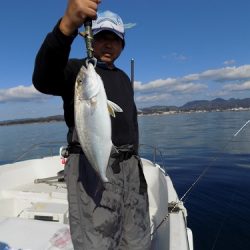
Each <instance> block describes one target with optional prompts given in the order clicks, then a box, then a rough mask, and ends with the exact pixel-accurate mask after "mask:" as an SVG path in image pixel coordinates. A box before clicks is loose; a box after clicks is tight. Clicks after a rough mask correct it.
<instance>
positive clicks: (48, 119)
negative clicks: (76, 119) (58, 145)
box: [0, 115, 64, 126]
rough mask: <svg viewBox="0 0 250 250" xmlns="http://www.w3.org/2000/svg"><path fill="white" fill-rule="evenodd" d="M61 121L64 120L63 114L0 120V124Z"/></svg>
mask: <svg viewBox="0 0 250 250" xmlns="http://www.w3.org/2000/svg"><path fill="white" fill-rule="evenodd" d="M62 121H64V116H63V115H55V116H48V117H39V118H26V119H17V120H7V121H0V126H11V125H20V124H32V123H45V122H62Z"/></svg>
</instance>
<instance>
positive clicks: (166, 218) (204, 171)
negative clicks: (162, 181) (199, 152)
mask: <svg viewBox="0 0 250 250" xmlns="http://www.w3.org/2000/svg"><path fill="white" fill-rule="evenodd" d="M249 122H250V120H248V121H247V122H245V123H244V125H243V126H241V127H240V129H238V130H237V131H236V132H235V133H234V134H233V136H232V137H231V138H230V139H229V140H228V141H227V142H226V143H225V144H224V146H223V147H222V150H221V153H220V154H219V155H218V156H216V157H214V158H213V159H212V160H211V161H210V163H209V164H208V166H207V167H206V168H205V169H204V170H203V171H202V172H201V174H200V175H199V176H198V178H197V179H196V180H195V181H194V182H193V184H192V185H191V186H190V187H189V189H188V190H187V191H186V192H185V193H184V194H183V195H182V197H181V198H180V199H179V201H178V202H176V203H174V204H173V206H172V207H171V210H170V211H169V212H168V213H167V215H166V216H165V217H164V218H163V219H162V221H161V222H160V223H159V224H158V225H157V226H156V227H155V229H154V230H153V232H152V233H151V235H154V234H155V233H156V231H157V230H158V229H159V228H160V227H161V226H162V225H163V223H164V222H167V220H168V218H169V215H170V214H171V213H172V212H173V211H175V210H176V209H177V208H178V206H179V205H180V204H183V202H184V199H185V201H186V200H187V197H188V195H189V194H190V193H191V192H192V190H193V188H194V187H195V186H196V185H197V183H198V182H199V181H200V180H201V179H202V177H203V176H204V175H205V174H206V172H207V171H208V170H209V169H210V168H211V166H212V163H214V162H215V161H216V160H217V159H218V158H219V157H220V155H221V154H222V153H223V152H224V150H225V149H226V148H227V146H228V145H229V144H230V143H231V142H232V141H233V140H234V138H235V137H237V136H238V135H239V133H240V132H242V131H243V129H244V128H245V127H246V126H247V124H248V123H249Z"/></svg>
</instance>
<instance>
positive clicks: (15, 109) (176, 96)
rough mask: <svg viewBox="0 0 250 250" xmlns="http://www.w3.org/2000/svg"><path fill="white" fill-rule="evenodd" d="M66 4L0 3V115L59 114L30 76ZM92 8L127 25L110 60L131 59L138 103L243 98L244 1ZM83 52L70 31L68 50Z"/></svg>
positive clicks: (249, 81) (53, 0) (106, 2)
mask: <svg viewBox="0 0 250 250" xmlns="http://www.w3.org/2000/svg"><path fill="white" fill-rule="evenodd" d="M66 4H67V1H66V0H43V1H34V0H15V1H2V2H1V4H0V31H1V46H0V120H7V119H17V118H28V117H40V116H47V115H55V114H62V113H63V109H62V102H61V99H60V98H59V97H52V96H47V95H43V94H40V93H38V92H37V91H36V90H34V88H33V86H32V80H31V79H32V72H33V66H34V59H35V56H36V53H37V51H38V49H39V47H40V45H41V43H42V41H43V39H44V38H45V36H46V34H47V33H48V32H49V31H51V30H52V28H53V27H54V25H55V24H56V22H57V20H58V19H59V18H60V17H61V16H62V15H63V13H64V10H65V7H66ZM99 10H100V11H104V10H111V11H113V12H116V13H118V14H119V15H120V16H121V17H122V19H123V21H124V23H125V24H128V25H131V26H133V27H132V28H130V29H127V30H126V47H125V49H124V51H123V53H122V55H121V57H120V58H119V59H118V61H117V66H119V67H120V68H122V69H124V71H125V72H127V74H128V75H130V59H131V58H134V59H135V100H136V103H137V106H138V108H140V107H145V106H152V105H177V106H181V105H183V104H185V103H186V102H188V101H192V100H200V99H206V100H211V99H215V98H218V97H221V98H224V99H229V98H232V97H234V98H246V97H250V29H249V27H250V15H249V10H250V1H249V0H230V1H228V0H171V1H170V0H155V1H149V0H148V1H140V0H135V1H125V0H124V1H122V0H103V1H102V4H101V5H100V8H99ZM85 55H86V52H85V44H84V42H83V40H82V38H80V37H78V38H76V39H75V41H74V43H73V45H72V51H71V57H84V56H85Z"/></svg>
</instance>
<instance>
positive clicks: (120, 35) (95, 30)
mask: <svg viewBox="0 0 250 250" xmlns="http://www.w3.org/2000/svg"><path fill="white" fill-rule="evenodd" d="M102 31H111V32H113V33H115V34H116V35H117V36H119V37H120V38H121V39H122V40H124V35H123V34H122V33H120V32H118V31H116V30H114V29H109V28H101V29H94V30H93V35H94V36H95V35H96V34H98V33H100V32H102Z"/></svg>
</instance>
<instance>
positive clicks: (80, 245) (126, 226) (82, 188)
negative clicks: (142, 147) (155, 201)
mask: <svg viewBox="0 0 250 250" xmlns="http://www.w3.org/2000/svg"><path fill="white" fill-rule="evenodd" d="M111 166H112V167H111ZM107 177H108V179H109V181H110V183H105V184H102V182H101V180H100V179H99V177H98V175H96V173H95V172H94V170H93V169H92V167H91V166H90V165H89V163H88V161H87V160H86V158H85V156H84V155H83V154H71V155H70V156H69V158H68V160H67V164H66V168H65V178H66V182H67V188H68V201H69V219H70V231H71V237H72V241H73V245H74V249H75V250H84V249H86V250H125V249H126V250H147V249H150V243H151V239H150V219H149V208H148V207H149V206H148V195H147V185H146V182H145V178H144V176H143V173H142V169H141V162H140V160H139V158H138V157H137V156H134V155H132V156H131V157H130V158H128V159H122V160H118V161H117V158H112V157H111V158H110V160H109V166H108V168H107Z"/></svg>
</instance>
